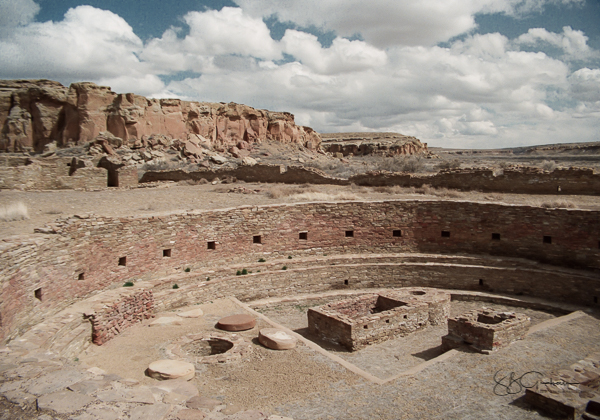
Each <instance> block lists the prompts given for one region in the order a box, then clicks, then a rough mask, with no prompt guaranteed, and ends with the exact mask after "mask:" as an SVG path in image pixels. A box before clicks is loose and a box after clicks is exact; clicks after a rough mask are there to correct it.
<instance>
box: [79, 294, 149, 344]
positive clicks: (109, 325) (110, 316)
mask: <svg viewBox="0 0 600 420" xmlns="http://www.w3.org/2000/svg"><path fill="white" fill-rule="evenodd" d="M121 293H127V292H121ZM84 317H86V318H88V319H89V320H90V322H91V324H92V342H93V343H94V344H97V345H102V344H104V343H106V342H107V341H109V340H110V339H111V338H113V337H115V336H117V335H119V333H120V332H121V331H122V330H124V329H125V328H128V327H131V326H132V325H134V324H137V323H138V322H142V321H143V320H145V319H150V318H153V317H154V297H153V296H152V290H144V289H141V290H133V291H132V292H131V293H129V296H121V300H118V301H116V302H110V303H109V304H108V305H100V307H99V308H98V309H97V310H93V311H89V312H88V313H85V314H84Z"/></svg>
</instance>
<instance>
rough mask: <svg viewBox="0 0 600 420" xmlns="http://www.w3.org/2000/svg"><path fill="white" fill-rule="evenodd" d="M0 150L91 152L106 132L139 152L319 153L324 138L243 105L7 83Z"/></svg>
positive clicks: (0, 87) (0, 102)
mask: <svg viewBox="0 0 600 420" xmlns="http://www.w3.org/2000/svg"><path fill="white" fill-rule="evenodd" d="M0 127H1V132H0V150H1V151H23V150H35V151H42V150H43V149H44V146H45V145H47V144H49V143H52V142H54V141H55V142H56V143H57V145H58V146H59V147H64V146H69V145H80V144H85V143H87V142H90V141H92V140H94V139H95V138H96V137H97V136H98V135H99V134H100V133H101V132H108V133H110V134H112V135H113V136H115V137H118V138H120V139H122V141H123V142H124V144H125V145H129V146H134V145H135V144H136V142H137V143H138V145H139V144H140V142H145V141H147V139H148V138H149V137H150V136H153V135H154V136H156V135H163V136H168V137H171V138H172V139H179V140H182V141H188V140H192V141H194V142H195V143H196V144H197V143H198V142H200V143H209V144H211V145H212V146H216V147H222V148H225V149H226V148H229V147H234V146H236V145H238V144H239V143H240V142H247V143H257V142H261V141H263V140H275V141H280V142H283V143H298V144H301V145H302V146H304V147H307V148H309V149H316V148H318V147H319V145H320V143H321V138H320V136H319V134H318V133H317V132H315V131H314V130H312V129H311V128H309V127H302V126H297V125H296V124H295V123H294V116H293V115H292V114H290V113H288V112H271V111H266V110H259V109H254V108H251V107H249V106H246V105H239V104H235V103H229V104H225V103H209V102H189V101H182V100H179V99H148V98H145V97H143V96H140V95H135V94H132V93H127V94H117V93H115V92H113V91H112V90H111V89H110V88H109V87H104V86H98V85H95V84H94V83H87V82H85V83H73V84H72V85H71V86H70V87H65V86H63V85H61V84H60V83H58V82H54V81H50V80H3V81H0Z"/></svg>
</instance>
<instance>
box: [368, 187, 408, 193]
mask: <svg viewBox="0 0 600 420" xmlns="http://www.w3.org/2000/svg"><path fill="white" fill-rule="evenodd" d="M373 190H374V191H376V192H379V193H382V194H410V193H414V188H412V187H411V188H405V187H401V186H400V185H386V186H383V187H373Z"/></svg>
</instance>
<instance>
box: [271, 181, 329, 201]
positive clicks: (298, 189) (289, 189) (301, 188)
mask: <svg viewBox="0 0 600 420" xmlns="http://www.w3.org/2000/svg"><path fill="white" fill-rule="evenodd" d="M318 191H319V190H318V189H317V188H316V187H315V186H313V185H310V184H303V185H285V184H274V185H272V186H271V187H270V188H269V190H268V191H266V194H267V197H269V198H275V199H277V198H284V197H289V196H292V195H298V194H301V193H317V192H318Z"/></svg>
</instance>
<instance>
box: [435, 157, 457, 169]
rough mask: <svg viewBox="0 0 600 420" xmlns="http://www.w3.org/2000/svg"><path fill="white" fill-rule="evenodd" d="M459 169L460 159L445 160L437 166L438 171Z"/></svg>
mask: <svg viewBox="0 0 600 420" xmlns="http://www.w3.org/2000/svg"><path fill="white" fill-rule="evenodd" d="M458 168H460V160H458V159H452V160H444V161H442V162H440V163H438V164H437V165H436V169H438V170H449V169H458Z"/></svg>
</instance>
